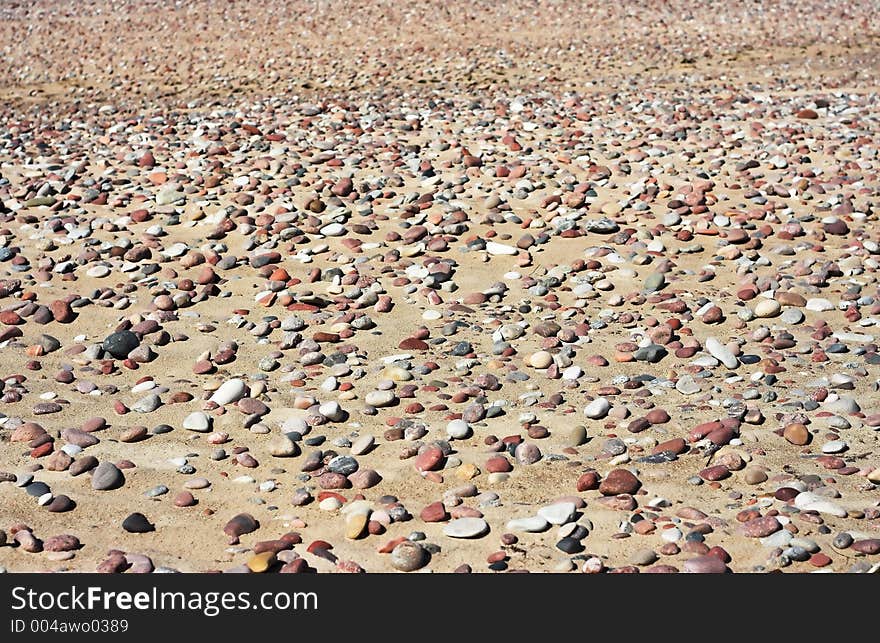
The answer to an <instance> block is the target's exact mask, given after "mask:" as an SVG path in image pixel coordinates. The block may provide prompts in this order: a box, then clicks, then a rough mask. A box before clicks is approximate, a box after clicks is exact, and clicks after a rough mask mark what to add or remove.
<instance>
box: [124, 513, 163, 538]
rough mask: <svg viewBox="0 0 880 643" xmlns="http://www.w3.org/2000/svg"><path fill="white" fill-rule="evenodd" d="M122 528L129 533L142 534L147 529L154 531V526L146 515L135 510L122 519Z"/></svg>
mask: <svg viewBox="0 0 880 643" xmlns="http://www.w3.org/2000/svg"><path fill="white" fill-rule="evenodd" d="M122 528H123V529H124V530H125V531H127V532H129V533H131V534H144V533H147V532H148V531H155V530H156V527H155V526H154V525H153V524H152V523H150V521H149V520H147V517H146V516H145V515H144V514H142V513H138V512H135V513H133V514H129V516H128V517H127V518H126V519H125V520H123V521H122Z"/></svg>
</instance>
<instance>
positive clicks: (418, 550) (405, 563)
mask: <svg viewBox="0 0 880 643" xmlns="http://www.w3.org/2000/svg"><path fill="white" fill-rule="evenodd" d="M429 562H430V554H428V552H427V551H426V550H425V548H424V547H422V546H421V545H419V544H418V543H414V542H412V541H409V540H404V541H403V542H401V543H399V544H398V545H397V546H395V547H394V549H392V550H391V566H392V567H394V569H396V570H398V571H401V572H414V571H416V570H417V569H421V568H422V567H424V566H425V565H427V564H428V563H429Z"/></svg>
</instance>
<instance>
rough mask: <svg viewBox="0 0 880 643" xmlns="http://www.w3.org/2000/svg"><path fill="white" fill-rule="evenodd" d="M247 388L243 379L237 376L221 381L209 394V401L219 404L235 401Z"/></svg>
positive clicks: (242, 395) (241, 396)
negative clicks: (218, 386)
mask: <svg viewBox="0 0 880 643" xmlns="http://www.w3.org/2000/svg"><path fill="white" fill-rule="evenodd" d="M246 390H247V386H246V385H245V383H244V380H240V379H238V378H235V379H231V380H228V381H226V382H223V384H221V385H220V388H218V389H217V390H216V391H214V394H213V395H212V396H211V398H210V399H211V402H215V403H216V404H219V405H220V406H223V405H224V404H229V403H230V402H237V401H238V400H240V399H241V398H243V397H244V394H245V391H246Z"/></svg>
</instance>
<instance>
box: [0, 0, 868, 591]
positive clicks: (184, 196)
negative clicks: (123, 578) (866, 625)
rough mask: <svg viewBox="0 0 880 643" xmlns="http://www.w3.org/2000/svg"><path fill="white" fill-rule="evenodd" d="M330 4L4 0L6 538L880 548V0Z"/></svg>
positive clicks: (615, 554)
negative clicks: (8, 0)
mask: <svg viewBox="0 0 880 643" xmlns="http://www.w3.org/2000/svg"><path fill="white" fill-rule="evenodd" d="M305 4H306V8H305V9H303V10H302V11H300V10H296V11H294V9H293V8H292V7H291V6H290V5H289V3H286V2H281V1H280V0H278V1H274V0H273V1H270V2H267V3H260V6H255V5H253V4H251V3H242V2H230V3H223V5H222V6H218V5H217V4H216V3H211V2H206V1H200V2H193V3H183V6H181V3H171V2H166V1H165V0H152V1H151V2H144V3H137V6H135V7H129V6H128V4H126V3H121V2H114V1H111V0H92V1H91V2H69V3H65V2H61V3H59V2H54V1H53V2H49V0H38V2H35V3H20V4H19V3H16V4H9V5H6V6H4V7H3V8H0V18H2V20H0V34H2V38H3V42H5V43H7V44H6V45H5V47H4V56H5V57H6V60H7V63H8V64H7V65H6V66H5V68H4V70H3V71H2V74H0V81H2V84H0V96H2V98H3V100H2V101H0V117H2V125H3V126H2V128H0V366H2V368H0V377H2V380H0V504H2V506H3V511H2V512H0V567H2V568H3V569H5V570H8V571H11V572H18V571H43V570H51V571H99V572H107V573H122V572H126V573H150V572H168V571H182V572H204V571H222V572H245V573H261V572H287V573H302V572H314V571H318V572H335V571H338V572H364V571H366V572H393V571H402V572H411V571H417V570H422V571H436V572H451V571H458V572H491V571H494V572H501V571H549V572H569V571H572V572H580V573H602V572H607V573H636V572H641V573H674V572H689V573H725V572H728V573H729V572H770V571H778V570H782V571H785V572H808V571H820V570H821V571H826V572H828V571H831V572H873V571H877V570H878V566H880V440H878V438H880V433H878V431H880V392H878V389H880V352H878V345H880V282H878V274H880V227H878V220H880V199H878V187H880V156H878V149H880V141H878V140H877V139H878V132H880V96H878V91H877V88H876V85H874V84H872V83H873V82H874V81H872V79H876V74H877V71H878V62H877V61H878V60H880V57H878V56H877V55H876V54H877V51H876V49H877V45H876V43H875V44H873V45H872V44H870V39H869V36H870V34H872V33H875V34H876V16H875V13H874V12H873V10H872V8H871V5H872V3H858V2H830V1H826V2H822V1H819V0H805V1H802V2H798V3H790V2H775V1H774V2H764V3H748V4H749V6H742V3H720V5H719V3H714V2H708V0H702V1H697V2H687V3H684V2H672V3H663V6H662V8H661V7H657V8H651V10H650V11H648V10H646V9H645V8H644V6H643V3H638V2H634V1H630V0H624V1H622V2H617V3H613V6H609V3H603V2H593V3H580V2H573V1H568V0H566V1H564V2H554V3H541V2H539V3H526V4H527V6H523V5H522V3H512V2H507V1H501V2H498V1H493V2H488V1H482V2H476V3H468V8H467V9H465V8H459V9H456V10H454V11H453V10H451V9H447V8H446V3H443V2H440V1H439V0H430V1H428V2H425V3H419V5H418V9H415V8H413V9H407V7H406V6H405V5H406V4H407V3H385V2H375V3H363V2H338V3H337V2H333V3H329V2H310V3H305ZM753 4H755V6H753ZM585 5H586V6H585ZM758 5H760V6H758ZM832 27H833V28H832ZM872 29H873V31H872ZM832 31H833V37H832V36H831V35H830V33H831V32H832ZM171 33H174V34H175V35H174V36H173V37H172V36H170V34H171ZM169 52H170V53H169ZM62 60H63V61H64V64H59V61H62Z"/></svg>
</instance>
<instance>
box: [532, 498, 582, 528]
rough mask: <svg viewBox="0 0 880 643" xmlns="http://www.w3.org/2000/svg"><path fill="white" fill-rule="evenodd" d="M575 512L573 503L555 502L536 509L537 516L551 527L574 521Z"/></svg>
mask: <svg viewBox="0 0 880 643" xmlns="http://www.w3.org/2000/svg"><path fill="white" fill-rule="evenodd" d="M576 512H577V508H576V507H575V505H574V503H573V502H557V503H555V504H552V505H548V506H546V507H541V508H540V509H538V515H539V516H540V517H541V518H543V519H544V520H546V521H547V522H549V523H550V524H551V525H564V524H565V523H567V522H571V521H572V520H574V518H575V515H576Z"/></svg>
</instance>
